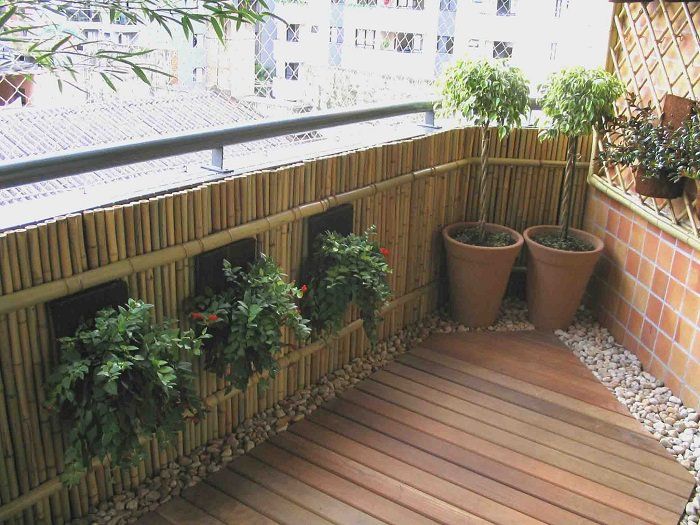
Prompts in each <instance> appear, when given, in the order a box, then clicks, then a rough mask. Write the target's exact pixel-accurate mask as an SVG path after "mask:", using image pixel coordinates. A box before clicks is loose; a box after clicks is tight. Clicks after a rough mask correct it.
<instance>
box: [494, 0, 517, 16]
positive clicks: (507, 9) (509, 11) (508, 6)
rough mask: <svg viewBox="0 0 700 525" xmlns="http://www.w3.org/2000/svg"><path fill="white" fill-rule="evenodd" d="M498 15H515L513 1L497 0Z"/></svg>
mask: <svg viewBox="0 0 700 525" xmlns="http://www.w3.org/2000/svg"><path fill="white" fill-rule="evenodd" d="M496 15H497V16H511V15H513V5H512V0H496Z"/></svg>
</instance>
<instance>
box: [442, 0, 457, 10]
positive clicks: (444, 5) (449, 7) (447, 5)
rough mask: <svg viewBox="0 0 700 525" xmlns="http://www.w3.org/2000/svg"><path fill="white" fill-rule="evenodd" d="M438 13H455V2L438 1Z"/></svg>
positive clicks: (449, 0)
mask: <svg viewBox="0 0 700 525" xmlns="http://www.w3.org/2000/svg"><path fill="white" fill-rule="evenodd" d="M440 11H457V0H440Z"/></svg>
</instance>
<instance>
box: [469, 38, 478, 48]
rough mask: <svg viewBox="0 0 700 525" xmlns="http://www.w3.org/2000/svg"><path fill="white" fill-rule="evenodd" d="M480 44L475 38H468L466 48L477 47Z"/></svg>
mask: <svg viewBox="0 0 700 525" xmlns="http://www.w3.org/2000/svg"><path fill="white" fill-rule="evenodd" d="M480 45H481V44H480V43H479V41H478V40H477V39H476V38H470V39H469V41H468V42H467V47H479V46H480Z"/></svg>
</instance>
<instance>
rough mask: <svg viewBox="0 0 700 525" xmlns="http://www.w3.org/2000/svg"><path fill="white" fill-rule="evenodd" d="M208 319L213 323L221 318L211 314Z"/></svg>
mask: <svg viewBox="0 0 700 525" xmlns="http://www.w3.org/2000/svg"><path fill="white" fill-rule="evenodd" d="M207 319H208V320H209V321H211V322H212V323H213V322H216V321H218V320H219V319H220V318H219V316H218V315H216V314H211V315H209V317H207Z"/></svg>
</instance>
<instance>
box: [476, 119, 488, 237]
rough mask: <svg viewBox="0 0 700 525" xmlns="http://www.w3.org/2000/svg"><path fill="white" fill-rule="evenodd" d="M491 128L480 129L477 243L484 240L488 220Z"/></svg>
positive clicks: (483, 127)
mask: <svg viewBox="0 0 700 525" xmlns="http://www.w3.org/2000/svg"><path fill="white" fill-rule="evenodd" d="M490 142H491V128H490V127H489V125H488V124H486V125H484V126H482V127H481V174H480V177H479V226H478V228H479V230H478V231H479V241H480V242H484V239H485V238H486V219H487V218H488V187H489V184H488V182H489V178H488V165H487V163H486V161H487V160H488V156H489V143H490Z"/></svg>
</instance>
